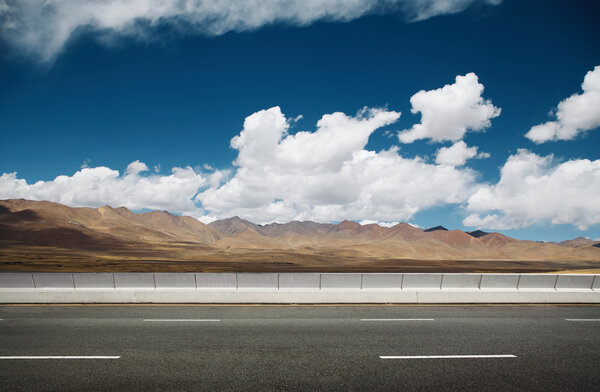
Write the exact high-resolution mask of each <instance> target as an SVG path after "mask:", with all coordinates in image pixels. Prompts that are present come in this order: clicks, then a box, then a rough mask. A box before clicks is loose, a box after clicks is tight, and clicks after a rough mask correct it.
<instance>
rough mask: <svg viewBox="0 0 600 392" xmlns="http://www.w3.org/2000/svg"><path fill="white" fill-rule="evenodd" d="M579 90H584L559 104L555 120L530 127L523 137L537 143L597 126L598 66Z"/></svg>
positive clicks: (599, 103) (599, 112) (599, 98)
mask: <svg viewBox="0 0 600 392" xmlns="http://www.w3.org/2000/svg"><path fill="white" fill-rule="evenodd" d="M581 89H582V90H583V93H581V94H573V95H571V96H570V97H569V98H567V99H565V100H563V101H561V102H560V103H559V104H558V108H557V109H556V121H548V122H545V123H543V124H540V125H536V126H534V127H532V128H531V129H530V130H529V132H527V133H526V134H525V137H526V138H528V139H529V140H531V141H533V142H535V143H538V144H539V143H544V142H548V141H554V140H572V139H575V138H576V137H577V136H579V135H580V134H582V133H585V132H586V131H589V130H592V129H594V128H598V127H600V65H597V66H596V67H594V69H593V70H591V71H589V72H588V73H587V74H586V75H585V78H584V79H583V83H582V85H581Z"/></svg>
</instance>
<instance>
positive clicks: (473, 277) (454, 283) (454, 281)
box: [442, 274, 481, 290]
mask: <svg viewBox="0 0 600 392" xmlns="http://www.w3.org/2000/svg"><path fill="white" fill-rule="evenodd" d="M480 283H481V274H443V275H442V290H444V289H464V290H479V284H480Z"/></svg>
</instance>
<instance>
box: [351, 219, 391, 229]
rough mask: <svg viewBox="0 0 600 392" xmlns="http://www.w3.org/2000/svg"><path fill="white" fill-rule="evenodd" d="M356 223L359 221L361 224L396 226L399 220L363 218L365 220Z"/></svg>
mask: <svg viewBox="0 0 600 392" xmlns="http://www.w3.org/2000/svg"><path fill="white" fill-rule="evenodd" d="M358 223H360V224H361V225H362V226H364V225H372V224H376V225H379V226H381V227H388V228H389V227H394V226H396V225H397V224H398V223H400V222H389V221H378V220H372V219H365V220H361V221H360V222H358Z"/></svg>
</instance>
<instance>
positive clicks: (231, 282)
mask: <svg viewBox="0 0 600 392" xmlns="http://www.w3.org/2000/svg"><path fill="white" fill-rule="evenodd" d="M196 288H197V289H199V290H203V289H232V290H235V289H236V288H237V278H236V274H230V273H223V274H217V273H203V274H196Z"/></svg>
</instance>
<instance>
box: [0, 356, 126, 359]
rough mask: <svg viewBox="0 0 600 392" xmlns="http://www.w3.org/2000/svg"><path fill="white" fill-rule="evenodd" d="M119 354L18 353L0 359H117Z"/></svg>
mask: <svg viewBox="0 0 600 392" xmlns="http://www.w3.org/2000/svg"><path fill="white" fill-rule="evenodd" d="M119 358H121V356H120V355H20V356H4V357H0V359H119Z"/></svg>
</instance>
